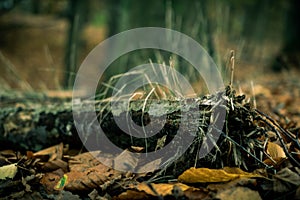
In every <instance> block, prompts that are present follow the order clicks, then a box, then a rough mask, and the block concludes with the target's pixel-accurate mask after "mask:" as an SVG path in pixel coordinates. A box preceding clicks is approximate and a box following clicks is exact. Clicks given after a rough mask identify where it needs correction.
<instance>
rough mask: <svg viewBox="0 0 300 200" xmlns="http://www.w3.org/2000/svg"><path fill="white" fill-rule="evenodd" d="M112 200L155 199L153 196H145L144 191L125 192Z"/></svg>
mask: <svg viewBox="0 0 300 200" xmlns="http://www.w3.org/2000/svg"><path fill="white" fill-rule="evenodd" d="M113 199H114V200H148V199H149V200H150V199H155V198H154V196H153V195H150V194H147V193H146V192H144V191H135V190H127V191H126V192H123V193H121V194H120V195H119V196H118V197H115V198H113Z"/></svg>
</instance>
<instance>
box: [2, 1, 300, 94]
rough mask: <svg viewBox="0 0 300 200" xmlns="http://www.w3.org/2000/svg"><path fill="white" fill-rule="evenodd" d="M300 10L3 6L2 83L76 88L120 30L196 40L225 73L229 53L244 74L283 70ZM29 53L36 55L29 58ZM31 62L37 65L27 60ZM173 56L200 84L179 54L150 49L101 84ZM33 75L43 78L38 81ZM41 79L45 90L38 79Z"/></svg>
mask: <svg viewBox="0 0 300 200" xmlns="http://www.w3.org/2000/svg"><path fill="white" fill-rule="evenodd" d="M298 10H299V1H297V0H291V1H284V0H279V1H271V0H263V1H261V0H247V1H239V0H227V1H222V0H190V1H188V2H187V1H183V0H153V1H140V0H102V1H100V0H98V1H97V0H88V1H80V0H58V1H53V0H0V12H1V15H0V34H1V38H0V53H1V55H3V56H2V59H1V60H0V64H1V66H3V67H1V68H2V69H0V72H1V74H3V76H2V77H1V79H0V81H1V83H3V85H6V87H8V88H10V87H12V88H20V85H22V84H16V83H14V82H16V80H17V79H21V81H19V82H20V83H25V82H27V83H28V84H29V85H31V86H32V88H34V89H61V88H65V89H71V88H72V85H73V81H74V75H75V73H76V71H77V69H78V67H79V65H80V63H81V62H82V61H83V59H84V57H85V56H86V55H87V54H88V52H90V51H91V50H92V48H93V47H95V46H96V45H97V44H98V43H100V42H101V41H102V40H103V39H105V38H107V37H109V36H112V35H114V34H117V33H119V32H121V31H125V30H128V29H132V28H137V27H147V26H154V27H166V28H170V29H174V30H177V31H180V32H182V33H185V34H187V35H188V36H190V37H192V38H193V39H195V40H196V41H198V42H199V43H200V44H201V45H203V47H204V48H205V49H206V50H207V52H208V53H209V54H210V55H211V56H212V57H213V59H214V60H215V62H216V63H217V65H218V66H219V67H220V70H221V71H222V72H223V73H226V65H227V62H228V55H229V52H230V50H231V49H234V50H236V58H237V60H238V62H239V63H240V64H241V65H243V66H245V67H249V66H253V65H258V66H270V65H273V66H275V64H276V67H274V68H273V69H281V68H282V66H284V65H285V64H284V62H285V60H286V57H287V56H283V55H287V54H288V55H293V56H290V57H297V56H298V55H299V46H300V45H299V40H298V38H297V37H298V35H299V23H298V19H299V12H298ZM18 20H19V21H18ZM38 22H39V23H40V24H39V25H37V24H38ZM58 24H60V25H58ZM29 29H30V30H31V32H30V33H28V32H29ZM33 29H34V30H33ZM54 30H55V31H54ZM26 31H27V32H26ZM38 31H40V32H38ZM36 32H38V33H36ZM33 33H36V34H33ZM33 37H34V38H33ZM12 38H15V40H17V41H18V42H17V41H13V40H14V39H12ZM16 38H18V39H16ZM26 38H27V40H26ZM28 40H31V41H35V42H28ZM33 44H35V46H34V47H32V46H31V47H30V45H33ZM39 45H40V47H39ZM23 46H24V48H23ZM26 48H27V49H28V48H29V49H30V48H31V49H32V51H29V52H24V50H23V49H26ZM20 51H22V52H20ZM287 52H298V53H287ZM29 53H31V54H29ZM30 55H32V56H33V57H35V59H32V58H31V59H27V58H28V57H30ZM170 57H171V59H172V60H173V63H175V67H176V68H177V69H178V70H179V71H180V72H181V73H183V74H184V75H186V76H188V77H189V78H190V79H192V80H194V81H198V80H199V77H197V76H196V75H195V74H196V73H195V71H194V70H193V68H192V67H191V66H189V64H188V63H187V62H185V61H184V60H182V59H181V58H178V57H177V56H176V55H172V54H170V53H168V52H162V51H154V52H153V51H147V50H145V51H141V52H132V53H130V54H128V55H125V56H122V57H120V59H118V60H116V62H114V63H113V64H112V67H111V68H110V69H109V70H108V71H107V73H106V74H105V77H104V79H106V80H107V79H108V78H109V77H111V76H112V75H114V74H117V73H122V72H125V71H127V70H128V69H129V68H130V67H131V66H135V65H137V64H141V63H147V62H149V59H151V60H153V61H154V62H160V63H162V62H165V63H166V64H169V59H170ZM38 58H39V59H40V60H38ZM298 58H299V56H298ZM23 60H25V61H23ZM274 60H276V62H275V64H274ZM8 63H10V65H9V64H8ZM45 66H47V67H45ZM298 66H299V65H298ZM32 68H34V70H33V69H32ZM41 69H43V70H41ZM48 69H49V70H48ZM26 70H27V71H26ZM264 70H267V68H264ZM33 71H35V73H37V72H36V71H42V72H41V74H43V76H37V77H34V76H32V74H33V73H34V72H33ZM46 71H48V72H49V73H50V71H52V73H50V74H49V73H48V74H47V73H46ZM53 71H54V72H53ZM45 74H46V75H45ZM7 75H9V76H7ZM12 76H13V77H15V78H10V77H12ZM16 77H18V78H16ZM41 77H43V80H42V81H44V83H42V81H41V80H35V79H38V78H41ZM49 77H50V78H49ZM53 79H57V80H53ZM53 83H56V84H53ZM41 85H43V86H41Z"/></svg>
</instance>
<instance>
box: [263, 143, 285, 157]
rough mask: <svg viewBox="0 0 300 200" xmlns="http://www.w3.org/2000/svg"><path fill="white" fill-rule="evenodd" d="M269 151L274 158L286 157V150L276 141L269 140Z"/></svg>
mask: <svg viewBox="0 0 300 200" xmlns="http://www.w3.org/2000/svg"><path fill="white" fill-rule="evenodd" d="M267 153H268V154H269V155H270V156H271V157H272V158H273V159H276V158H286V155H285V153H284V150H283V148H282V147H281V146H279V145H278V144H276V143H274V142H268V146H267Z"/></svg>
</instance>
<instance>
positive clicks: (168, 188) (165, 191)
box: [136, 183, 190, 196]
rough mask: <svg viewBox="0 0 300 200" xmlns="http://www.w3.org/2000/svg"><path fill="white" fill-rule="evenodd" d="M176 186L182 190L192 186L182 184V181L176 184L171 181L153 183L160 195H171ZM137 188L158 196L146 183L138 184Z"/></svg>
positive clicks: (152, 185)
mask: <svg viewBox="0 0 300 200" xmlns="http://www.w3.org/2000/svg"><path fill="white" fill-rule="evenodd" d="M174 186H176V187H179V188H180V189H181V190H182V191H185V190H187V189H188V188H190V187H189V186H187V185H185V184H182V183H176V184H171V183H158V184H155V183H151V187H152V188H153V189H154V191H155V192H156V193H157V194H158V195H160V196H166V195H171V194H172V190H173V188H174ZM136 188H137V189H138V190H139V191H144V192H146V193H147V194H150V195H153V196H156V194H155V193H154V192H153V191H152V190H151V188H150V187H149V186H148V185H147V184H145V183H140V184H138V185H137V187H136Z"/></svg>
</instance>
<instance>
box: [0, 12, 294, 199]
mask: <svg viewBox="0 0 300 200" xmlns="http://www.w3.org/2000/svg"><path fill="white" fill-rule="evenodd" d="M1 20H2V21H1V23H0V26H2V27H5V29H4V28H1V29H0V34H1V38H0V44H1V47H0V54H1V55H0V56H1V60H0V62H1V65H2V66H5V67H4V68H3V67H1V68H0V74H2V76H1V79H0V83H1V88H4V90H5V91H12V93H14V92H15V89H17V90H19V91H20V90H21V91H27V92H28V91H30V90H31V91H32V90H33V91H35V90H39V91H41V90H42V91H43V93H45V94H46V97H45V98H46V100H45V101H48V100H49V102H50V103H51V101H54V103H55V105H56V103H57V102H58V103H60V104H63V103H62V102H65V101H70V95H69V94H67V93H63V94H62V95H61V93H60V91H61V90H59V89H60V88H61V86H60V83H59V82H60V81H61V79H62V71H60V70H61V69H62V66H63V59H64V58H63V56H62V55H64V46H63V45H62V44H63V43H64V41H65V31H66V29H67V24H66V22H65V21H64V20H57V19H56V20H55V23H52V21H51V20H52V19H49V20H47V21H48V23H47V24H45V23H44V21H43V27H42V28H41V27H40V23H36V24H34V23H32V21H31V20H30V19H26V18H23V19H16V18H15V19H13V21H14V23H17V24H14V26H5V24H6V23H4V22H3V20H4V21H6V20H8V19H5V18H2V19H1ZM9 20H12V19H11V18H10V19H9ZM26 20H27V21H26ZM41 20H45V18H43V19H41ZM20 21H21V22H20ZM6 22H7V21H6ZM25 23H29V24H30V25H29V26H26V27H27V28H25V29H23V28H22V26H25V25H24V24H25ZM10 24H11V22H10ZM21 24H22V25H21ZM4 30H6V31H4ZM104 33H105V30H104V29H93V28H88V29H87V30H86V31H85V37H86V38H90V41H88V42H87V45H86V47H85V48H86V49H91V47H92V46H93V45H95V41H99V40H102V39H103V35H104ZM93 35H97V37H96V38H95V37H92V36H93ZM83 54H84V53H83ZM9 63H11V64H9ZM249 63H250V64H249ZM264 65H265V66H264ZM266 65H267V64H266V63H259V62H258V63H256V62H254V61H251V62H242V61H238V60H237V63H236V69H235V79H234V85H233V89H235V90H236V91H237V94H246V98H245V100H243V103H241V104H238V103H237V105H239V106H241V107H243V108H244V107H245V105H246V104H247V102H250V104H251V109H250V110H252V111H253V110H255V109H257V110H259V111H262V112H263V113H265V118H266V117H269V118H270V119H271V121H272V120H273V122H270V120H269V121H268V123H270V124H271V125H272V126H276V127H277V128H276V130H277V129H280V128H281V129H282V130H281V129H280V130H281V131H280V130H279V131H278V132H280V135H276V131H275V130H273V131H272V130H271V128H270V127H268V128H267V125H266V124H261V123H260V124H258V125H257V124H255V123H257V122H254V121H253V124H254V125H255V126H259V127H264V128H265V129H266V130H268V131H267V133H268V137H270V138H271V139H270V141H272V142H269V143H268V145H266V146H265V147H264V149H263V151H264V152H263V153H264V155H263V158H262V162H263V163H265V165H267V166H271V169H268V170H267V169H266V167H265V168H264V167H261V166H257V168H256V170H251V171H247V170H244V171H242V170H241V168H238V167H233V166H230V167H224V168H222V169H213V168H201V167H199V166H197V168H190V167H188V168H186V169H184V171H183V172H182V173H181V174H180V175H178V176H176V177H173V178H172V179H168V177H167V176H165V177H164V178H163V179H159V180H156V181H155V180H154V179H151V178H153V177H155V176H156V173H155V172H153V173H148V174H132V173H121V172H120V171H117V170H114V169H111V168H109V167H106V166H105V165H103V164H102V163H101V162H99V161H98V160H97V159H96V158H95V157H96V156H95V154H98V153H99V152H90V153H88V152H82V151H81V150H82V149H81V148H82V146H80V147H78V149H68V146H71V144H68V143H57V144H56V145H53V146H48V147H45V146H41V148H40V150H38V151H37V150H34V149H25V150H24V149H22V150H20V148H19V147H18V146H11V148H0V199H287V198H290V199H300V182H299V180H300V177H299V173H300V166H298V165H297V163H296V164H295V162H293V161H292V160H291V158H290V157H289V155H288V154H291V155H292V157H293V158H295V159H296V161H297V162H298V163H299V162H300V149H299V142H300V141H299V134H300V106H299V105H300V81H299V77H300V66H298V68H297V69H296V68H291V69H290V70H284V71H282V72H277V73H276V72H273V71H272V70H271V69H270V68H268V67H266ZM53 66H55V67H54V68H53ZM49 71H50V72H49ZM41 77H42V78H41ZM54 77H56V78H54ZM55 79H58V80H55ZM4 90H2V91H4ZM53 90H55V92H53ZM47 94H49V95H48V96H47ZM64 94H67V96H66V98H65V99H64ZM0 95H1V96H0V100H1V102H0V108H1V110H2V111H1V112H2V113H1V117H2V116H4V114H5V116H6V118H0V119H1V121H0V129H1V130H0V133H3V135H2V136H1V139H3V138H5V137H7V135H9V134H10V132H7V130H10V131H11V132H13V131H15V130H18V129H19V126H24V127H25V126H27V125H24V124H18V123H9V125H7V124H6V122H7V121H5V120H6V119H8V118H9V116H13V114H15V113H17V114H18V117H19V119H20V120H23V121H24V120H25V121H26V120H28V117H29V115H21V114H20V113H22V111H23V110H26V109H29V110H30V109H32V110H34V109H35V107H30V106H29V108H28V107H26V105H27V104H26V102H27V101H30V100H32V99H26V98H25V99H24V98H23V99H22V95H21V101H19V100H15V102H13V103H11V99H10V101H9V103H8V102H7V101H6V97H5V96H2V94H1V93H0ZM53 96H54V97H55V100H53ZM31 97H32V96H31ZM43 98H44V97H43ZM48 98H49V99H48ZM230 98H233V99H234V98H235V97H230ZM57 99H58V100H57ZM34 103H35V102H34V101H33V104H34ZM8 105H9V106H10V107H14V108H17V107H18V108H19V110H17V111H16V110H14V111H13V112H14V113H13V112H12V113H11V115H10V114H9V113H6V110H5V109H6V108H8V107H9V106H8ZM28 105H30V102H29V104H28ZM20 109H21V110H20ZM7 110H9V109H7ZM3 113H4V114H3ZM58 113H59V112H58ZM249 113H250V112H249ZM39 114H40V113H39ZM249 115H250V114H249ZM46 116H47V115H46ZM54 116H56V115H54ZM238 117H240V118H241V119H242V120H244V119H243V117H242V116H238ZM29 119H30V120H33V118H30V117H29ZM45 120H47V119H45ZM277 125H278V126H277ZM24 127H23V128H24ZM29 128H32V127H29ZM64 128H65V129H66V127H64ZM237 129H238V128H237ZM22 130H25V129H22ZM45 130H47V129H43V131H45ZM232 130H235V129H234V128H232ZM26 131H28V130H26ZM286 132H287V133H289V134H291V135H292V137H294V139H295V140H292V141H291V140H290V139H288V138H287V136H286V135H285V133H286ZM43 134H44V132H43ZM46 134H47V131H46ZM256 139H257V138H256ZM259 139H262V138H259ZM280 140H283V143H281V141H280ZM2 142H3V140H2ZM4 142H5V141H4ZM284 148H287V150H288V152H285V151H284V150H285V149H284ZM135 150H136V149H135ZM136 151H137V150H136ZM240 151H241V150H240ZM122 159H124V158H122ZM125 159H130V158H125ZM246 171H247V172H246ZM149 180H151V181H149Z"/></svg>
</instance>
